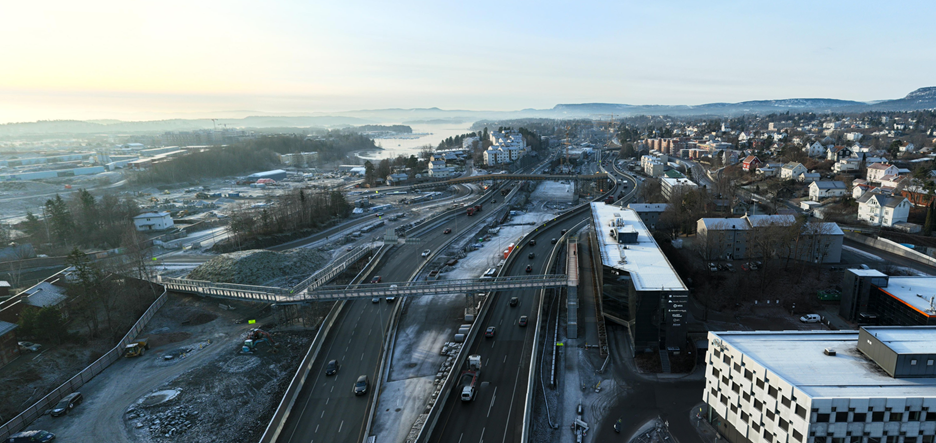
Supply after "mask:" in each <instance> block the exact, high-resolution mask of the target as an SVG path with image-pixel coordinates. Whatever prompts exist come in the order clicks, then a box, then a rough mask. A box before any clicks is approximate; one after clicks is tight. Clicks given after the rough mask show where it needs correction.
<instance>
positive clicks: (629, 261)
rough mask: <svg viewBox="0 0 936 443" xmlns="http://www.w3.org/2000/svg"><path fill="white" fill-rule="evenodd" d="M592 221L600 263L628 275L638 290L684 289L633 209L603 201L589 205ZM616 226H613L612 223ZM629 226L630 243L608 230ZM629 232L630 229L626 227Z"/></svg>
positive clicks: (674, 271) (684, 286) (680, 280)
mask: <svg viewBox="0 0 936 443" xmlns="http://www.w3.org/2000/svg"><path fill="white" fill-rule="evenodd" d="M591 212H592V221H593V222H594V223H595V230H596V231H597V232H598V250H599V252H600V253H601V263H602V264H603V265H604V266H608V267H612V268H614V269H618V270H621V271H625V272H627V273H628V274H630V276H631V279H632V281H633V282H634V288H635V289H636V290H638V291H686V290H687V289H686V285H685V284H683V281H682V279H681V278H679V274H677V273H676V270H675V269H673V266H672V265H671V264H670V262H669V260H667V259H666V256H665V255H664V254H663V251H661V250H660V247H659V246H658V245H657V243H656V241H655V240H654V239H653V236H652V235H650V231H649V230H648V229H647V227H646V225H644V223H643V221H641V220H640V216H639V215H638V214H637V211H634V210H633V209H628V208H622V207H620V206H614V205H606V204H604V203H592V204H591ZM613 225H616V226H613ZM621 228H632V229H633V231H635V232H636V233H637V241H636V242H634V243H627V244H619V243H618V242H617V240H615V239H614V237H612V236H611V230H612V229H614V230H615V231H618V230H620V229H621ZM627 230H628V231H630V229H627Z"/></svg>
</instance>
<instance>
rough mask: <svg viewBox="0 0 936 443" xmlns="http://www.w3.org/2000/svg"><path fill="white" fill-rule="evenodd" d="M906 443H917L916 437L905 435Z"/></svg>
mask: <svg viewBox="0 0 936 443" xmlns="http://www.w3.org/2000/svg"><path fill="white" fill-rule="evenodd" d="M904 443H917V438H916V437H904Z"/></svg>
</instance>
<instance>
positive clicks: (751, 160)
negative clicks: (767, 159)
mask: <svg viewBox="0 0 936 443" xmlns="http://www.w3.org/2000/svg"><path fill="white" fill-rule="evenodd" d="M761 164H763V163H762V162H761V161H760V159H758V158H757V157H756V156H753V155H749V156H747V157H745V158H744V162H743V163H742V165H741V168H742V169H744V170H745V171H748V172H752V171H756V170H757V168H758V167H760V165H761Z"/></svg>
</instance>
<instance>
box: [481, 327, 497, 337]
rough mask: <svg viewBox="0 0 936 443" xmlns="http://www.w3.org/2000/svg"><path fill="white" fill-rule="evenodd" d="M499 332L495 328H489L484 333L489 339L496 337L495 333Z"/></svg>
mask: <svg viewBox="0 0 936 443" xmlns="http://www.w3.org/2000/svg"><path fill="white" fill-rule="evenodd" d="M495 332H497V330H496V329H494V327H493V326H488V328H487V330H485V331H484V336H485V337H487V338H491V337H494V333H495Z"/></svg>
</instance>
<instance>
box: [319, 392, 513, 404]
mask: <svg viewBox="0 0 936 443" xmlns="http://www.w3.org/2000/svg"><path fill="white" fill-rule="evenodd" d="M495 390H496V389H495ZM329 400H331V397H328V398H326V399H325V404H326V405H327V404H328V401H329Z"/></svg>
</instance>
